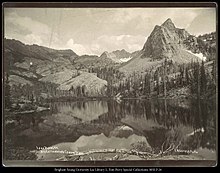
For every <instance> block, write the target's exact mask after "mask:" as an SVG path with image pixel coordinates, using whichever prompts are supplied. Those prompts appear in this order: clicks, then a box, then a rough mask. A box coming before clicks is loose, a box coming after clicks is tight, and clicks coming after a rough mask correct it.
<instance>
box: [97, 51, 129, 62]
mask: <svg viewBox="0 0 220 173" xmlns="http://www.w3.org/2000/svg"><path fill="white" fill-rule="evenodd" d="M131 55H132V54H131V53H129V52H127V51H126V50H124V49H122V50H116V51H113V52H107V51H105V52H103V53H102V55H101V56H100V58H109V59H111V60H113V61H114V62H116V63H123V62H127V61H129V60H130V59H131V58H132V56H131Z"/></svg>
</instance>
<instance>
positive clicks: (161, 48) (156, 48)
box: [142, 19, 189, 59]
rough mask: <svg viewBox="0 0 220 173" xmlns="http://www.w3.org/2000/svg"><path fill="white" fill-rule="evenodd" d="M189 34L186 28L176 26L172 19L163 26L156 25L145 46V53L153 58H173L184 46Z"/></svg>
mask: <svg viewBox="0 0 220 173" xmlns="http://www.w3.org/2000/svg"><path fill="white" fill-rule="evenodd" d="M188 36H189V33H188V32H187V31H185V30H184V29H179V28H176V27H175V25H174V24H173V22H172V21H171V19H167V20H166V21H165V22H164V23H163V24H162V25H161V26H158V25H156V26H155V28H154V30H153V32H152V33H151V34H150V36H149V37H148V39H147V42H146V43H145V45H144V47H143V50H142V51H143V54H144V56H147V57H152V58H153V59H162V58H172V57H173V55H174V54H177V53H178V50H179V49H181V48H183V44H182V43H183V41H184V40H185V39H186V38H187V37H188Z"/></svg>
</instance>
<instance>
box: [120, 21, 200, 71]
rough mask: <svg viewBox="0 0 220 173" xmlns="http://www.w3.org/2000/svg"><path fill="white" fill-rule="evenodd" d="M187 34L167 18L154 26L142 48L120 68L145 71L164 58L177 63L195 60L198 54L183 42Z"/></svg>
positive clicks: (122, 69)
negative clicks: (188, 48)
mask: <svg viewBox="0 0 220 173" xmlns="http://www.w3.org/2000/svg"><path fill="white" fill-rule="evenodd" d="M189 36H190V34H189V33H188V32H187V31H185V29H179V28H176V27H175V25H174V24H173V22H172V20H171V19H167V20H166V21H165V22H164V23H163V24H162V25H161V26H158V25H156V26H155V27H154V29H153V31H152V33H151V34H150V36H149V37H148V39H147V41H146V43H145V44H144V46H143V49H142V50H141V51H140V52H138V53H137V54H136V56H135V57H134V58H133V59H132V60H131V61H129V62H128V63H126V64H125V65H123V66H122V67H121V68H120V69H121V71H123V72H125V73H131V72H133V71H145V70H146V69H149V68H151V67H154V66H157V65H159V64H161V63H162V62H163V61H164V59H165V58H167V59H172V60H173V62H176V63H179V64H181V63H188V62H191V61H192V60H197V59H198V56H196V55H195V54H193V53H192V52H190V50H187V46H186V45H185V44H184V41H185V40H186V39H187V38H188V37H189Z"/></svg>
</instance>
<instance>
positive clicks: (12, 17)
mask: <svg viewBox="0 0 220 173" xmlns="http://www.w3.org/2000/svg"><path fill="white" fill-rule="evenodd" d="M12 26H13V28H12ZM5 37H6V38H13V39H17V40H20V41H22V42H24V43H25V44H39V45H41V46H47V47H49V46H51V45H53V44H56V43H57V42H59V38H58V35H57V33H55V32H53V30H52V29H51V28H50V27H49V26H48V25H46V24H44V23H41V22H38V21H36V20H33V19H31V18H29V17H23V16H19V15H18V14H17V13H16V12H11V13H7V15H5Z"/></svg>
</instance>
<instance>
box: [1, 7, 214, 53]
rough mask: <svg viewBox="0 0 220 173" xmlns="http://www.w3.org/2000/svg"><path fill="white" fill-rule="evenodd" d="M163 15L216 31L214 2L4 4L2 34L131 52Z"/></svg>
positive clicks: (200, 30) (193, 28) (196, 29)
mask: <svg viewBox="0 0 220 173" xmlns="http://www.w3.org/2000/svg"><path fill="white" fill-rule="evenodd" d="M168 18H171V20H172V21H173V23H174V24H175V26H176V27H178V28H184V29H186V30H187V31H188V32H189V33H190V34H193V35H196V36H198V35H200V34H204V33H210V32H213V31H216V9H215V8H5V9H4V36H5V37H6V38H8V39H16V40H19V41H21V42H23V43H25V44H30V45H31V44H37V45H41V46H46V47H50V48H54V49H72V50H73V51H74V52H75V53H77V54H78V55H84V54H88V55H101V54H102V53H103V52H104V51H108V52H111V51H114V50H121V49H125V50H126V51H128V52H134V51H137V50H140V49H142V48H143V46H144V43H145V42H146V40H147V38H148V36H149V35H150V33H151V32H152V30H153V29H154V27H155V25H161V24H162V23H163V22H164V21H165V20H166V19H168Z"/></svg>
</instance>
